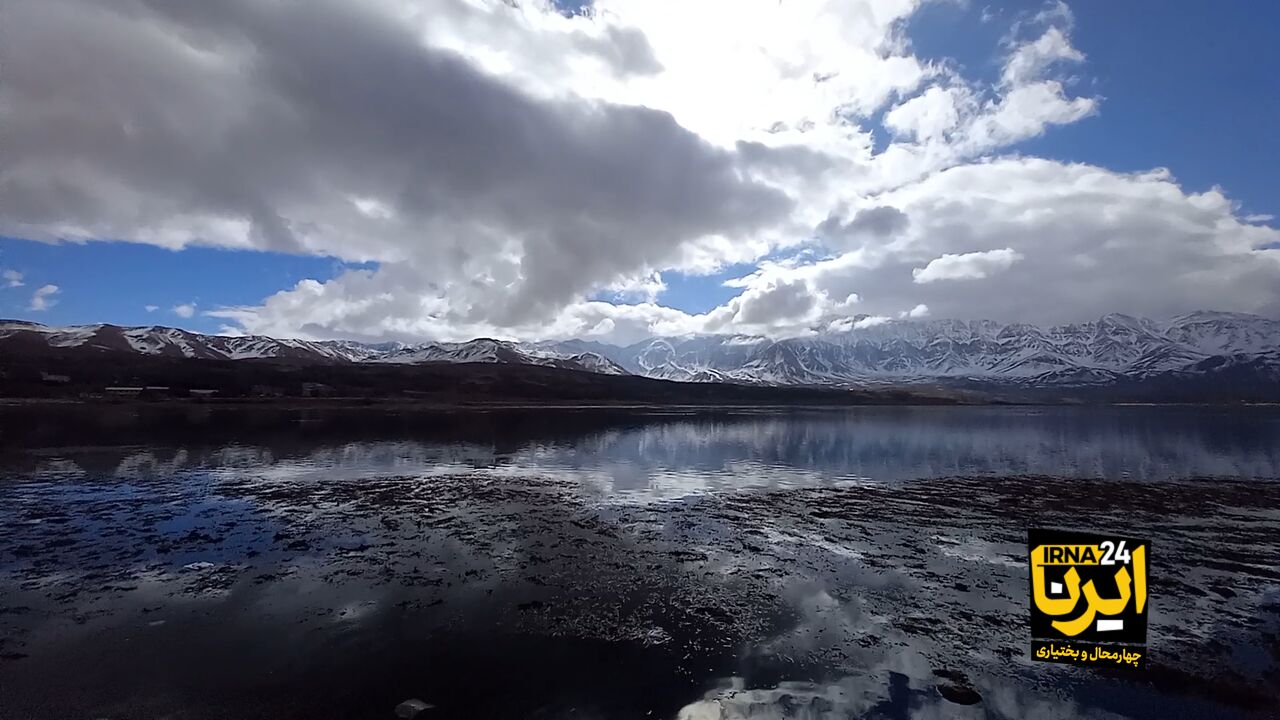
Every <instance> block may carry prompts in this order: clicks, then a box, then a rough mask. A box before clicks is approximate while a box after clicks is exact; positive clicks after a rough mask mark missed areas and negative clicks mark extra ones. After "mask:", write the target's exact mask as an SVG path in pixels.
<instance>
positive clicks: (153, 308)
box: [142, 305, 160, 313]
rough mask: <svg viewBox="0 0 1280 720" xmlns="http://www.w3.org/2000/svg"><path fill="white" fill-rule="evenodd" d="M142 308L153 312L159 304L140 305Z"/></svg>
mask: <svg viewBox="0 0 1280 720" xmlns="http://www.w3.org/2000/svg"><path fill="white" fill-rule="evenodd" d="M142 309H143V310H146V311H147V312H149V313H153V312H155V311H157V310H159V309H160V306H159V305H144V306H142Z"/></svg>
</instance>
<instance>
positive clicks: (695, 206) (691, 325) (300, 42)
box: [0, 0, 1280, 341]
mask: <svg viewBox="0 0 1280 720" xmlns="http://www.w3.org/2000/svg"><path fill="white" fill-rule="evenodd" d="M918 6H919V2H918V0H841V1H839V2H837V1H835V0H831V1H823V0H810V1H807V2H786V3H778V2H777V1H776V0H732V1H730V0H719V1H716V2H705V3H703V2H700V3H688V2H685V1H684V0H596V2H595V3H594V4H593V10H592V12H590V13H586V14H576V15H572V16H565V15H563V14H561V13H560V12H558V11H557V9H556V8H555V7H554V6H553V4H552V3H551V2H550V0H528V1H527V2H521V3H510V2H504V1H503V0H369V1H368V2H362V3H349V2H340V1H339V0H315V2H308V3H264V2H258V1H257V0H224V1H222V2H217V3H176V2H168V1H166V0H120V1H119V2H113V3H101V2H97V1H96V0H9V2H8V3H7V4H6V8H5V22H4V23H3V24H0V65H3V67H5V68H6V71H5V82H4V83H3V84H0V113H2V114H3V118H4V125H5V132H6V162H5V163H3V164H0V234H3V235H8V236H14V237H23V238H30V239H34V240H42V241H48V242H60V241H63V240H75V241H82V240H118V241H127V242H138V243H150V244H154V245H161V246H165V247H170V248H182V247H186V246H190V245H209V246H216V247H222V248H236V249H244V250H274V251H282V252H289V253H298V254H310V255H323V256H331V257H334V258H336V259H337V260H339V261H343V262H353V263H371V264H369V265H368V266H366V267H360V268H354V269H347V270H344V271H342V272H341V273H339V274H338V275H336V276H335V277H332V278H329V279H325V280H320V279H304V280H302V281H300V282H297V283H296V284H294V285H293V286H292V287H286V288H282V289H281V290H280V291H279V292H277V293H275V294H273V295H271V296H269V297H266V298H263V299H262V301H261V302H258V303H254V304H251V305H247V306H238V307H223V308H218V309H215V310H212V311H207V312H206V314H208V315H212V316H215V317H219V318H222V319H224V320H225V321H226V323H227V328H226V330H227V331H228V332H248V333H262V334H273V335H281V336H292V337H314V338H323V337H349V338H358V339H370V340H372V339H382V338H394V339H402V340H420V339H429V338H436V339H469V338H471V337H476V336H498V337H517V338H529V339H537V338H562V337H571V336H583V337H590V338H596V339H601V340H614V341H629V340H635V339H639V338H640V337H643V336H645V335H651V334H658V335H661V334H685V333H698V332H749V333H758V334H768V335H786V334H804V333H812V332H824V331H828V330H832V329H840V328H846V327H850V326H852V324H854V323H857V322H866V321H867V320H869V319H874V318H892V317H903V316H905V317H923V316H924V315H925V314H928V315H930V316H958V317H976V316H986V317H992V318H994V319H1004V320H1014V319H1018V320H1033V321H1054V320H1059V319H1066V320H1078V319H1081V318H1083V317H1089V316H1090V315H1093V314H1101V313H1103V312H1110V311H1124V312H1133V313H1141V314H1150V315H1156V316H1164V315H1168V314H1172V313H1175V312H1181V311H1184V310H1187V309H1198V308H1223V309H1236V310H1251V311H1271V310H1275V309H1276V308H1277V303H1278V299H1277V297H1278V295H1280V290H1278V289H1277V288H1280V282H1277V280H1278V279H1280V278H1278V276H1277V265H1278V264H1280V261H1278V260H1277V259H1276V252H1277V250H1276V247H1277V244H1280V234H1278V233H1277V232H1276V230H1275V229H1273V228H1272V227H1270V226H1269V225H1268V224H1267V223H1269V222H1271V220H1270V219H1269V218H1268V219H1262V218H1249V217H1246V218H1239V217H1237V215H1236V208H1235V206H1234V205H1233V204H1232V203H1231V201H1230V200H1229V199H1228V198H1227V197H1225V195H1224V194H1223V193H1222V192H1221V191H1219V190H1216V189H1212V190H1208V191H1203V192H1202V191H1198V190H1195V189H1186V188H1183V187H1181V186H1179V185H1178V183H1177V182H1176V180H1175V179H1174V178H1173V177H1172V176H1171V175H1170V174H1168V173H1167V172H1163V171H1153V172H1149V173H1137V174H1126V173H1116V172H1112V171H1109V170H1107V169H1105V168H1100V167H1094V166H1088V165H1073V164H1067V163H1061V162H1055V161H1051V160H1044V159H1038V158H1027V157H1020V156H1017V155H1016V154H1012V153H1013V152H1015V151H1016V149H1017V148H1016V144H1017V143H1019V142H1021V141H1023V140H1026V139H1028V138H1032V137H1036V136H1038V135H1041V134H1043V133H1045V132H1049V131H1050V130H1051V129H1052V128H1053V127H1054V126H1056V125H1063V124H1070V123H1075V122H1080V121H1082V120H1084V119H1085V118H1088V117H1090V116H1092V115H1094V114H1096V113H1097V112H1098V111H1099V107H1100V104H1101V100H1100V99H1099V98H1095V97H1090V96H1088V95H1087V94H1082V93H1080V92H1077V91H1076V88H1078V87H1080V86H1081V84H1079V83H1074V82H1073V78H1072V77H1071V76H1070V75H1069V74H1068V73H1081V72H1087V70H1088V65H1087V62H1088V58H1086V57H1085V55H1084V54H1083V53H1082V52H1080V51H1079V50H1078V49H1077V48H1075V46H1074V45H1073V43H1072V39H1071V31H1072V25H1073V19H1072V17H1071V14H1070V10H1069V9H1068V8H1067V7H1066V6H1065V5H1061V4H1058V5H1052V6H1046V8H1045V9H1044V10H1043V11H1041V12H1039V13H1036V14H1035V15H1030V16H1025V15H1024V16H1022V17H1019V18H1018V19H1017V20H1016V22H1015V23H1014V25H1013V27H1011V28H1010V32H1009V34H1008V36H1007V37H1006V39H1005V40H1004V41H1003V42H1002V43H1001V45H1000V46H999V47H998V48H993V50H995V51H997V52H999V53H1000V55H1001V57H1002V66H1001V69H1000V72H999V75H998V77H997V78H995V79H993V80H991V81H990V82H986V83H983V82H981V81H979V80H976V79H974V78H969V77H965V76H964V74H963V73H962V72H961V71H960V70H959V69H958V68H959V67H960V66H959V65H958V64H956V63H950V62H930V61H926V60H923V59H921V58H919V57H917V56H915V55H914V54H913V53H912V49H911V48H912V44H911V38H909V37H907V36H906V34H905V33H906V32H907V30H908V28H909V27H910V25H909V23H906V22H904V20H906V19H907V18H909V17H910V16H911V14H912V13H913V12H914V11H915V10H916V9H917V7H918ZM730 16H731V17H732V22H727V21H726V18H727V17H730ZM990 21H991V22H1001V21H1002V20H1001V19H1000V18H999V17H996V16H992V17H991V19H990ZM50 88H56V90H57V92H50ZM876 118H882V127H881V126H879V125H877V122H876ZM886 133H887V136H888V137H887V138H880V137H878V135H879V134H886ZM885 140H887V142H885ZM740 264H745V265H747V266H749V268H750V269H749V270H748V271H746V272H744V273H743V274H742V277H740V278H737V279H736V280H735V282H734V283H732V284H731V285H730V286H731V287H734V288H736V289H738V290H739V294H738V295H737V296H736V297H734V298H732V299H730V300H729V301H727V302H725V303H723V304H722V305H720V306H719V307H715V308H712V309H710V310H708V311H706V312H702V313H690V312H685V311H682V310H679V309H677V308H673V307H668V306H665V305H664V304H663V302H664V300H665V299H666V297H667V295H668V291H667V285H666V283H665V282H664V280H663V278H664V273H669V272H672V271H675V272H679V273H682V274H684V275H686V276H697V275H700V274H701V275H710V274H712V273H716V272H718V271H721V270H723V269H724V268H726V267H731V266H737V265H740ZM667 277H671V276H669V275H668V276H667ZM1134 278H1142V279H1143V283H1142V285H1143V287H1142V289H1141V291H1139V289H1138V287H1139V285H1140V284H1139V283H1135V282H1134ZM961 280H963V281H961ZM1011 297H1017V298H1019V300H1018V301H1017V302H1010V300H1009V299H1010V298H1011ZM178 307H179V308H183V307H188V306H182V305H180V306H178ZM174 312H178V313H179V315H180V316H182V317H190V316H191V315H181V313H180V312H179V310H178V308H174ZM194 312H195V307H194V306H193V305H192V306H190V313H191V314H192V315H193V314H194Z"/></svg>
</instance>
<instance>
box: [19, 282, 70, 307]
mask: <svg viewBox="0 0 1280 720" xmlns="http://www.w3.org/2000/svg"><path fill="white" fill-rule="evenodd" d="M60 292H62V290H61V289H59V288H58V286H57V285H42V286H41V287H39V288H37V289H36V291H35V292H34V293H31V303H30V304H29V305H27V309H28V310H30V311H32V312H42V311H44V310H48V309H49V308H51V307H53V306H54V305H57V304H58V299H57V298H56V297H54V296H55V295H57V294H58V293H60Z"/></svg>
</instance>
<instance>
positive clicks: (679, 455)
mask: <svg viewBox="0 0 1280 720" xmlns="http://www.w3.org/2000/svg"><path fill="white" fill-rule="evenodd" d="M548 423H550V424H554V419H553V418H549V419H548ZM304 439H305V438H304ZM1277 440H1280V415H1277V413H1275V412H1274V411H1268V410H1266V409H1255V410H1253V411H1247V412H1246V411H1230V412H1229V411H1225V410H1217V409H1209V408H1150V407H1120V408H1070V407H1053V408H992V407H971V408H860V409H855V410H850V411H826V412H817V411H814V412H794V413H789V414H785V415H780V416H779V415H773V416H770V415H756V414H742V415H720V416H714V417H706V418H696V417H695V418H688V417H685V418H677V419H672V420H666V421H660V422H651V423H648V424H645V423H638V424H635V425H631V426H628V427H626V428H623V429H617V428H614V429H607V430H602V431H598V432H595V433H586V434H578V435H575V436H572V437H571V438H569V439H567V440H561V441H548V440H545V439H536V438H523V439H522V438H521V437H519V436H518V435H517V436H513V437H505V436H504V437H503V439H502V444H501V446H499V444H498V441H497V440H490V441H489V442H476V441H466V440H459V439H457V438H453V439H450V440H447V441H445V440H440V441H423V440H414V439H404V440H396V441H378V440H372V441H361V442H334V441H333V440H332V439H331V440H329V441H328V442H320V443H317V444H312V445H309V446H308V445H307V444H305V443H304V442H300V441H299V438H298V437H297V436H296V435H293V436H288V437H283V436H282V437H281V438H280V439H279V440H274V441H273V439H272V438H271V437H264V438H262V439H261V443H262V444H260V445H248V444H230V445H225V446H221V447H212V448H203V449H200V448H196V447H191V448H188V447H180V448H177V449H176V450H175V449H169V450H167V451H164V450H160V449H158V448H142V449H137V448H134V449H131V450H128V451H127V452H126V451H119V454H118V456H117V457H116V459H115V461H114V463H112V464H107V465H105V467H108V468H113V470H114V474H115V475H117V476H122V477H135V476H140V475H147V474H152V475H156V474H166V473H167V474H172V473H177V472H179V471H182V470H184V469H185V470H193V469H196V470H212V471H215V473H216V476H217V477H224V478H234V477H240V476H249V475H252V476H256V477H263V478H270V479H279V480H283V479H294V480H297V481H300V482H306V481H332V480H346V479H359V478H375V477H385V476H388V475H408V476H420V475H440V474H454V473H459V472H468V471H473V470H477V469H484V470H488V471H491V472H494V473H496V474H508V475H530V474H544V475H545V474H551V475H555V476H557V477H560V478H563V479H566V480H570V481H576V482H577V483H579V484H580V485H581V486H582V487H583V489H584V492H585V493H586V494H588V495H591V496H596V497H617V498H619V499H626V500H641V499H661V498H673V497H680V496H683V495H687V494H691V493H697V492H703V491H720V490H737V489H779V488H788V487H808V486H838V485H842V484H846V483H849V482H855V483H856V482H861V481H867V480H869V481H874V482H880V481H890V482H892V481H902V480H910V479H917V478H928V477H942V476H951V475H1001V476H1003V475H1021V474H1033V475H1051V476H1057V477H1085V478H1091V477H1106V478H1131V479H1169V478H1190V477H1207V476H1222V477H1261V478H1273V477H1277V476H1280V442H1277ZM106 462H107V459H106V458H105V457H103V456H102V453H101V452H97V453H96V454H92V455H91V454H90V453H88V452H82V451H78V450H76V449H74V448H69V449H66V450H63V451H60V452H58V453H54V454H49V455H46V456H45V459H44V460H42V461H41V463H40V465H39V468H40V470H41V471H43V472H45V473H49V474H59V473H61V474H66V473H68V472H72V473H74V472H75V471H76V470H77V468H83V469H84V470H85V471H90V470H91V469H92V468H102V467H104V463H106Z"/></svg>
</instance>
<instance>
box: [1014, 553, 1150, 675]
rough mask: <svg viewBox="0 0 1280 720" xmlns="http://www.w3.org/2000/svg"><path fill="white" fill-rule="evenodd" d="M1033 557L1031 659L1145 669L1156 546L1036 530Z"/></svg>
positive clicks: (1029, 565)
mask: <svg viewBox="0 0 1280 720" xmlns="http://www.w3.org/2000/svg"><path fill="white" fill-rule="evenodd" d="M1027 551H1028V563H1027V565H1028V567H1029V568H1030V572H1031V657H1032V659H1034V660H1040V661H1044V662H1060V663H1072V664H1084V665H1105V666H1112V667H1114V666H1120V667H1132V668H1141V667H1144V666H1145V665H1146V655H1147V648H1146V642H1147V607H1148V591H1147V567H1148V563H1149V562H1150V560H1151V558H1150V552H1151V549H1150V543H1149V542H1147V541H1146V540H1140V539H1138V538H1132V537H1123V536H1117V535H1101V534H1095V533H1081V532H1069V531H1065V530H1036V529H1032V530H1029V531H1028V532H1027Z"/></svg>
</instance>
